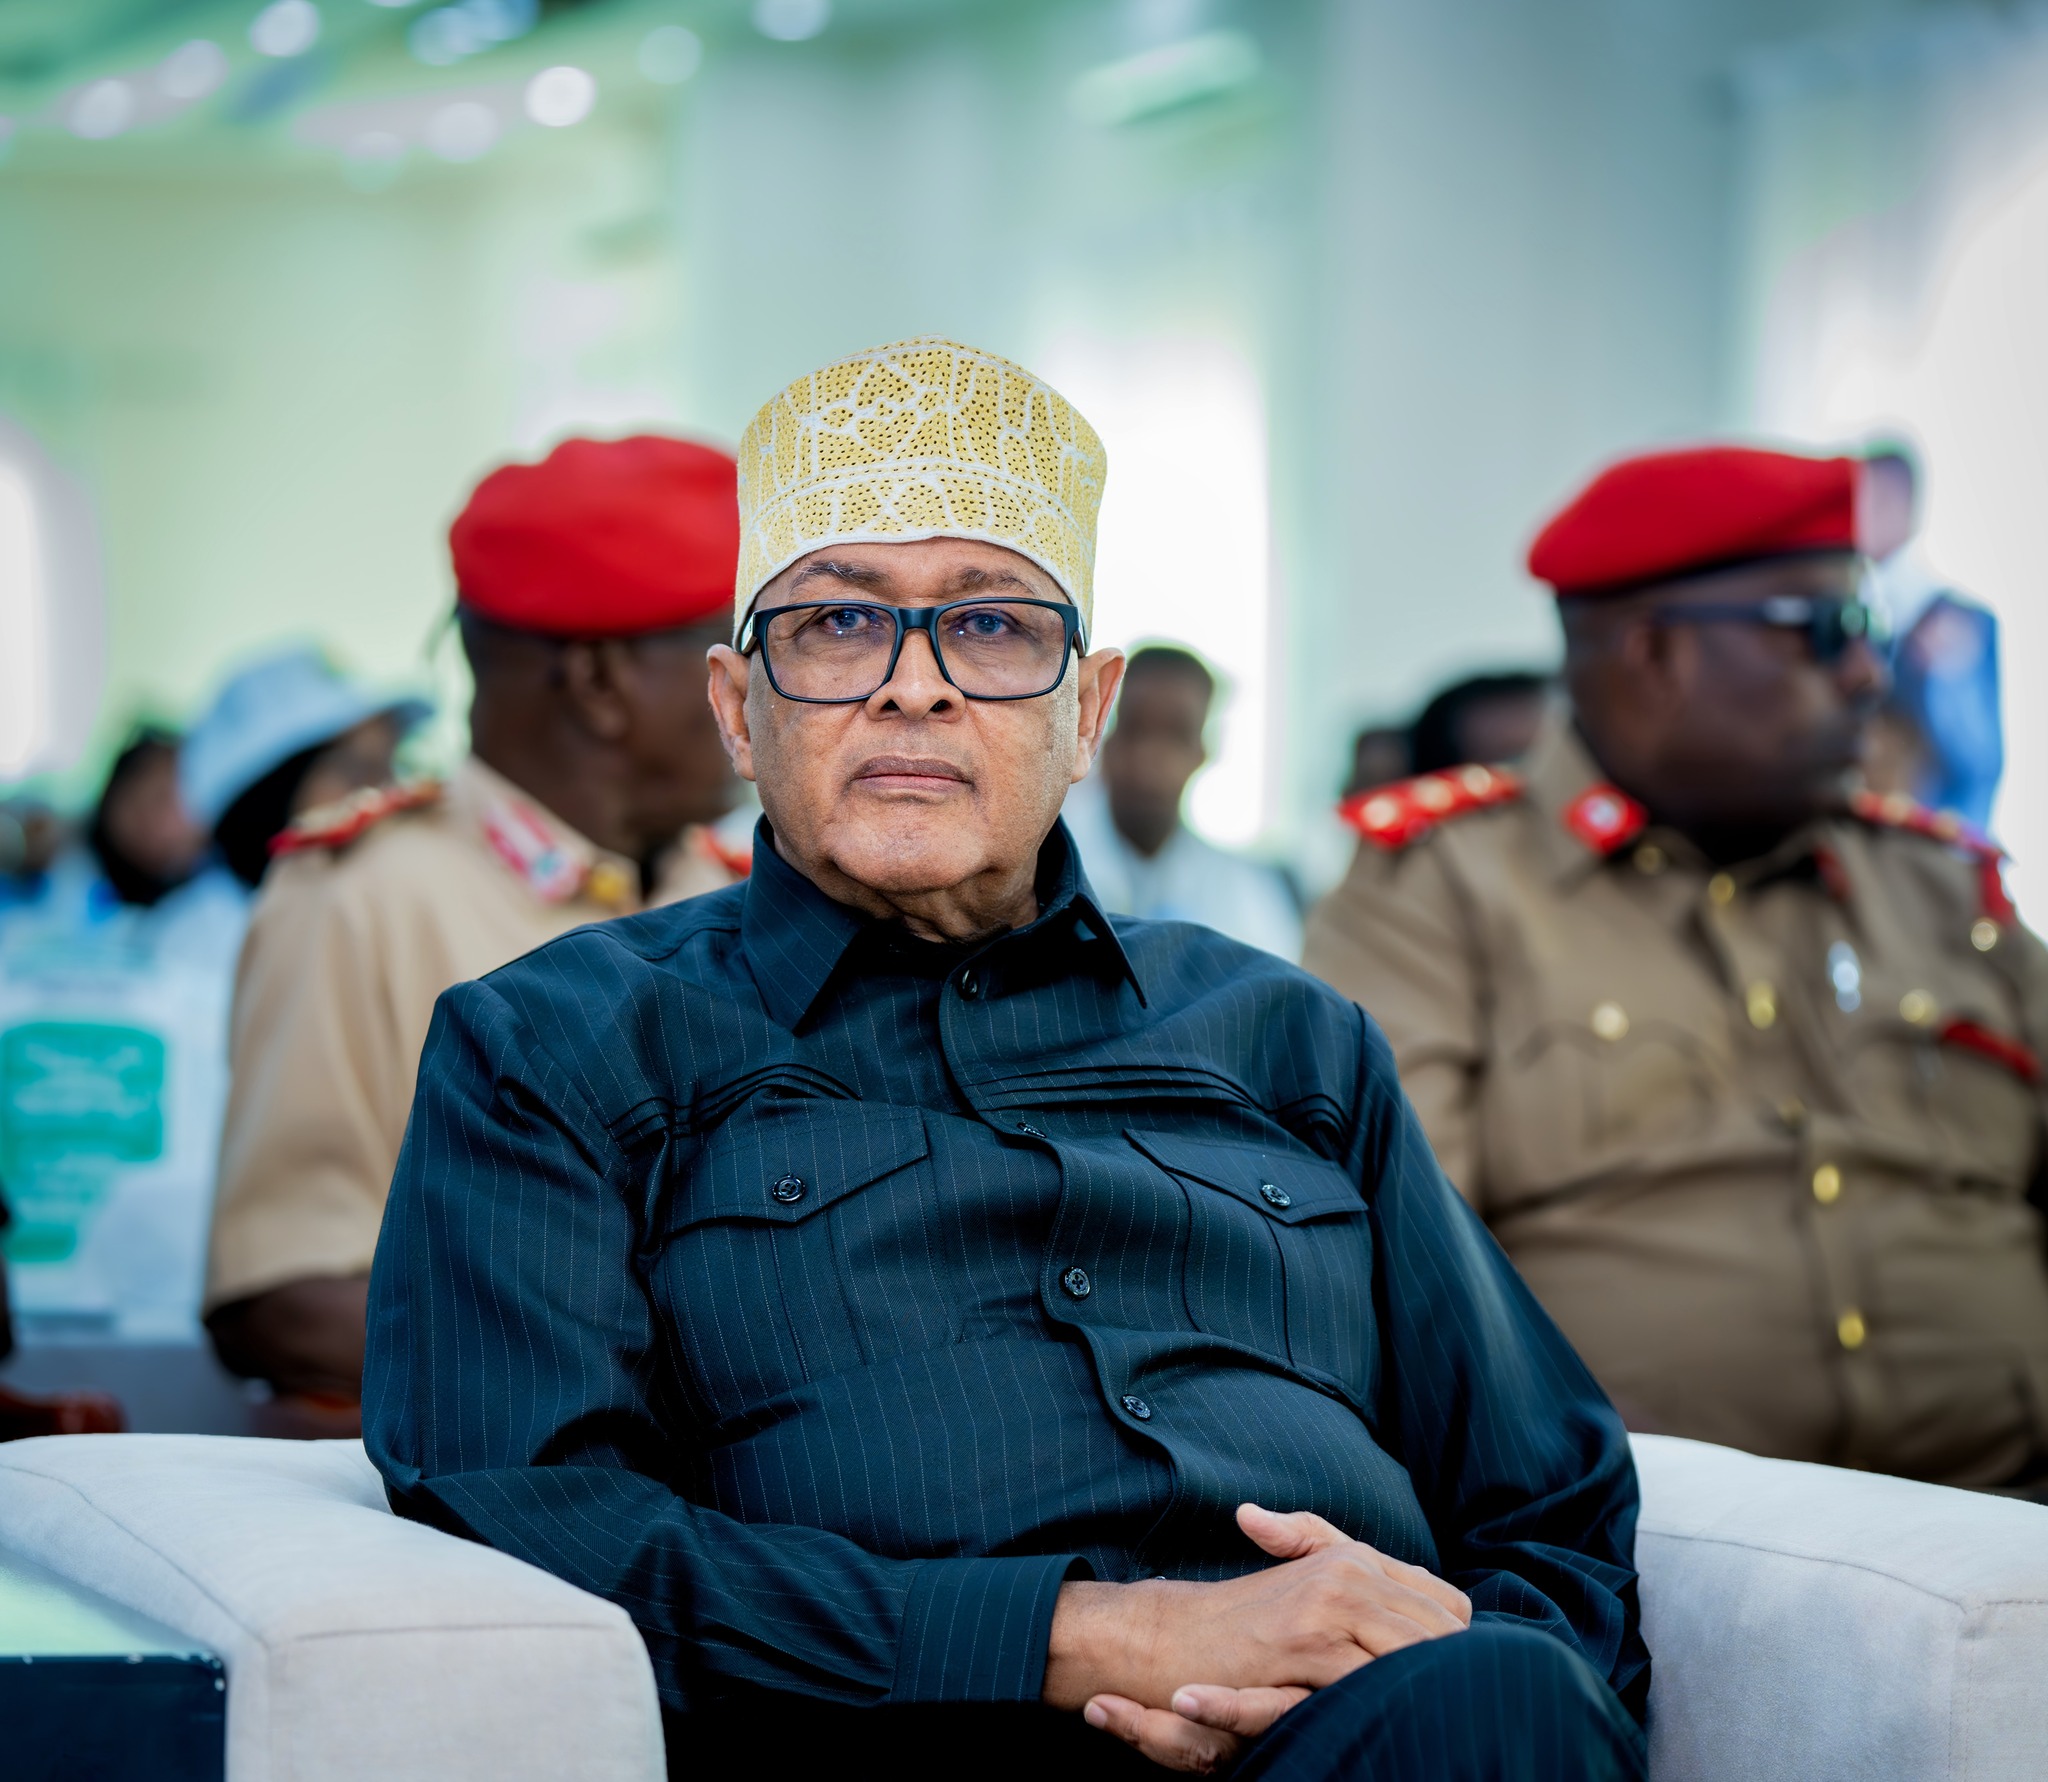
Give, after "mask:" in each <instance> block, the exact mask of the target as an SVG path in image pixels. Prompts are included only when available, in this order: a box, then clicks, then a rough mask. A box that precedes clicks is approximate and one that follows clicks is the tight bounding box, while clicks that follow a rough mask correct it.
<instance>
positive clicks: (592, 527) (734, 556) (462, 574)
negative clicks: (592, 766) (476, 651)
mask: <svg viewBox="0 0 2048 1782" xmlns="http://www.w3.org/2000/svg"><path fill="white" fill-rule="evenodd" d="M738 478H739V471H738V467H737V466H736V465H735V464H734V462H733V460H732V459H731V458H730V457H729V456H727V455H726V454H725V453H724V452H721V451H716V450H714V449H713V448H712V447H710V446H701V445H692V444H690V443H689V442H688V441H686V440H681V439H663V438H660V437H659V436H657V435H654V434H642V435H641V436H639V437H638V438H635V439H612V440H599V439H565V440H564V441H563V442H562V443H561V444H560V445H558V446H556V447H555V449H554V450H553V451H552V452H550V453H549V454H548V455H547V456H546V457H545V458H543V459H542V460H541V461H540V462H539V463H538V464H507V465H505V466H504V467H503V468H502V469H499V470H494V471H492V472H491V474H490V475H489V476H487V477H485V478H484V480H483V481H482V482H481V483H479V484H478V485H477V488H476V493H475V494H474V495H472V496H471V497H470V498H469V505H468V506H467V507H465V508H464V509H463V510H462V512H461V513H460V514H459V515H458V516H457V518H456V521H455V524H454V525H453V526H451V527H450V528H449V530H448V547H449V551H450V553H451V554H452V555H453V557H454V559H455V590H456V598H457V599H458V600H459V601H460V602H461V603H462V605H463V606H464V607H466V608H467V609H468V610H469V611H471V612H473V613H478V614H480V615H482V616H483V617H484V618H486V619H495V620H496V621H497V622H498V623H499V624H501V625H509V626H512V627H514V628H515V629H517V630H520V631H541V632H547V633H550V634H552V635H554V636H558V637H622V636H630V635H632V634H633V633H636V632H642V631H663V630H667V629H670V628H672V627H675V626H679V625H691V624H695V623H696V622H697V621H698V620H700V619H705V618H708V617H710V616H711V615H712V614H714V613H718V612H722V611H724V610H725V608H727V607H728V606H730V605H731V604H732V585H733V578H734V576H735V575H736V574H737V572H738V568H739V555H740V510H739V485H738Z"/></svg>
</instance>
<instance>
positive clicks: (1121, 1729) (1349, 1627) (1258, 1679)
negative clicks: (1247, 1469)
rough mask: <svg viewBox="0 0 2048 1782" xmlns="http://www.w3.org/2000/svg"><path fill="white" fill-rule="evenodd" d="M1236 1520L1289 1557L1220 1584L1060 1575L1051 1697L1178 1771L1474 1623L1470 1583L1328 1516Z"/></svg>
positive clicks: (1246, 1509) (1245, 1515)
mask: <svg viewBox="0 0 2048 1782" xmlns="http://www.w3.org/2000/svg"><path fill="white" fill-rule="evenodd" d="M1237 1525H1238V1527H1240V1528H1241V1529H1243V1530H1244V1532H1245V1534H1246V1535H1247V1536H1249V1537H1250V1538H1251V1540H1253V1541H1254V1542H1256V1543H1257V1545H1258V1546H1259V1547H1261V1548H1262V1549H1264V1551H1266V1552H1268V1553H1270V1554H1272V1555H1273V1557H1274V1558H1276V1559H1279V1560H1282V1561H1284V1562H1285V1563H1284V1564H1281V1565H1276V1566H1269V1567H1267V1568H1266V1569H1265V1570H1264V1571H1259V1572H1252V1573H1250V1574H1248V1575H1247V1576H1245V1577H1242V1578H1232V1579H1230V1580H1228V1581H1227V1582H1225V1583H1221V1584H1178V1583H1173V1582H1170V1581H1168V1580H1166V1579H1154V1580H1152V1581H1150V1582H1148V1583H1139V1584H1067V1585H1063V1586H1062V1587H1061V1590H1060V1595H1059V1603H1058V1606H1057V1607H1056V1608H1055V1609H1054V1611H1053V1622H1052V1638H1051V1641H1050V1643H1049V1647H1048V1652H1047V1658H1046V1667H1045V1688H1044V1692H1043V1694H1044V1699H1045V1701H1046V1702H1047V1703H1048V1704H1049V1705H1051V1706H1053V1707H1056V1708H1065V1709H1069V1710H1072V1709H1075V1708H1079V1709H1081V1710H1082V1711H1083V1713H1084V1714H1085V1715H1086V1717H1087V1720H1088V1724H1089V1725H1090V1726H1095V1727H1101V1728H1103V1729H1104V1730H1105V1731H1108V1732H1112V1733H1114V1734H1116V1736H1117V1737H1118V1738H1120V1739H1122V1740H1124V1741H1125V1742H1126V1743H1127V1744H1130V1745H1134V1746H1136V1747H1137V1748H1138V1750H1140V1751H1142V1752H1143V1753H1144V1754H1145V1755H1146V1756H1147V1757H1149V1758H1151V1759H1152V1761H1153V1762H1154V1763H1157V1764H1162V1765H1164V1766H1165V1767H1166V1768H1168V1769H1176V1770H1196V1771H1209V1770H1214V1769H1219V1768H1221V1767H1222V1766H1223V1765H1225V1764H1227V1763H1229V1762H1230V1761H1231V1759H1232V1758H1234V1757H1235V1756H1236V1755H1237V1754H1238V1752H1239V1751H1241V1750H1242V1749H1243V1748H1244V1746H1245V1744H1246V1743H1247V1742H1248V1741H1249V1740H1251V1739H1254V1738H1256V1737H1258V1735H1259V1734H1260V1733H1262V1732H1264V1731H1265V1730H1266V1729H1267V1728H1268V1727H1270V1726H1271V1725H1272V1724H1273V1723H1274V1722H1275V1721H1276V1720H1278V1719H1279V1718H1280V1716H1281V1715H1282V1714H1284V1713H1286V1712H1287V1710H1288V1709H1289V1708H1291V1707H1293V1706H1294V1705H1295V1703H1297V1702H1299V1701H1301V1700H1302V1699H1303V1698H1304V1697H1305V1696H1307V1695H1308V1694H1309V1692H1310V1691H1311V1690H1316V1689H1320V1688H1322V1687H1323V1686H1324V1685H1325V1684H1327V1683H1334V1682H1336V1681H1337V1679H1338V1678H1339V1677H1343V1676H1347V1675H1348V1674H1349V1673H1350V1672H1352V1671H1355V1670H1356V1669H1357V1668H1358V1667H1359V1666H1360V1665H1362V1664H1369V1663H1371V1662H1372V1660H1373V1659H1375V1658H1383V1657H1385V1656H1386V1655H1387V1654H1388V1653H1390V1652H1398V1651H1399V1650H1400V1649H1401V1648H1402V1647H1403V1646H1413V1645H1415V1644H1416V1643H1417V1642H1419V1641H1422V1640H1434V1639H1438V1638H1441V1637H1442V1636H1443V1635H1444V1634H1450V1633H1458V1632H1460V1631H1462V1630H1463V1629H1464V1628H1466V1627H1468V1626H1470V1625H1471V1621H1472V1603H1471V1600H1470V1599H1469V1598H1468V1597H1467V1596H1466V1595H1465V1593H1464V1592H1463V1591H1462V1590H1459V1589H1457V1588H1456V1587H1455V1586H1454V1585H1450V1584H1446V1583H1445V1582H1444V1581H1443V1579H1441V1578H1439V1577H1436V1576H1434V1575H1433V1574H1431V1573H1429V1572H1426V1571H1424V1570H1423V1569H1422V1568H1421V1567H1420V1566H1415V1565H1406V1564H1403V1563H1402V1562H1401V1561H1400V1560H1398V1559H1389V1558H1388V1557H1387V1556H1386V1555H1385V1554H1384V1553H1381V1552H1378V1551H1377V1550H1375V1549H1374V1548H1372V1547H1368V1546H1367V1545H1366V1544H1365V1543H1364V1542H1363V1541H1354V1540H1352V1539H1351V1537H1350V1536H1349V1535H1346V1534H1344V1533H1343V1532H1342V1531H1341V1530H1339V1529H1337V1528H1334V1527H1332V1526H1331V1525H1330V1524H1329V1523H1327V1522H1325V1521H1324V1520H1323V1519H1322V1517H1320V1516H1315V1515H1311V1514H1309V1513H1308V1512H1307V1511H1305V1510H1301V1511H1295V1512H1293V1513H1291V1514H1286V1515H1282V1514H1279V1513H1277V1512H1275V1511H1272V1510H1265V1509H1261V1508H1260V1507H1259V1506H1258V1505H1257V1504H1240V1505H1239V1506H1238V1511H1237ZM1196 1679H1203V1680H1202V1681H1196Z"/></svg>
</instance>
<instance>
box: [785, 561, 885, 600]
mask: <svg viewBox="0 0 2048 1782" xmlns="http://www.w3.org/2000/svg"><path fill="white" fill-rule="evenodd" d="M814 576H829V577H830V578H831V579H832V580H833V581H835V582H848V583H851V584H852V585H853V586H854V587H856V588H868V589H877V588H886V587H887V586H888V585H889V575H888V572H887V571H886V570H881V569H873V568H870V567H869V566H868V565H867V564H865V563H840V562H836V561H834V560H833V559H832V558H830V557H825V558H821V559H819V561H817V562H816V563H806V564H805V565H804V566H803V568H801V569H799V570H798V571H797V572H796V578H795V580H793V581H792V582H791V583H790V584H789V591H790V592H791V593H792V594H794V593H795V592H796V591H797V589H799V588H801V587H802V586H803V585H804V583H806V582H807V581H809V580H811V578H812V577H814Z"/></svg>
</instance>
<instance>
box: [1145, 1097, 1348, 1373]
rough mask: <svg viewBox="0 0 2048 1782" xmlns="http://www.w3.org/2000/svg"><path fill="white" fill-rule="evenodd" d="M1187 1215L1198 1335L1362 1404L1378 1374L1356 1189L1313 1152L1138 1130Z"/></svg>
mask: <svg viewBox="0 0 2048 1782" xmlns="http://www.w3.org/2000/svg"><path fill="white" fill-rule="evenodd" d="M1126 1136H1127V1137H1128V1138H1129V1139H1130V1141H1131V1143H1132V1144H1134V1145H1136V1146H1137V1147H1138V1149H1139V1150H1140V1151H1142V1152H1144V1153H1145V1155H1146V1156H1147V1157H1149V1158H1151V1159H1152V1161H1153V1162H1154V1163H1156V1164H1158V1165H1159V1167H1160V1168H1162V1169H1164V1170H1166V1171H1167V1172H1168V1173H1169V1174H1171V1175H1172V1176H1174V1177H1175V1178H1176V1179H1177V1180H1178V1181H1179V1182H1180V1184H1181V1188H1182V1191H1183V1192H1184V1193H1185V1194H1186V1196H1187V1200H1188V1208H1189V1213H1190V1215H1191V1217H1190V1229H1189V1238H1188V1256H1187V1272H1186V1288H1185V1292H1186V1299H1187V1312H1188V1317H1189V1319H1190V1321H1191V1322H1192V1323H1193V1324H1194V1326H1195V1328H1196V1329H1197V1330H1200V1331H1205V1332H1207V1333H1208V1334H1209V1335H1211V1336H1217V1337H1224V1338H1227V1339H1228V1340H1230V1341H1232V1342H1239V1343H1243V1344H1245V1345H1246V1346H1247V1347H1248V1348H1253V1349H1258V1350H1261V1351H1263V1352H1265V1353H1267V1354H1270V1355H1274V1356H1280V1357H1285V1358H1286V1359H1287V1360H1288V1361H1290V1362H1292V1363H1293V1364H1294V1366H1296V1367H1297V1368H1299V1369H1301V1370H1302V1371H1303V1372H1304V1373H1310V1374H1314V1375H1317V1376H1319V1377H1320V1378H1323V1379H1326V1380H1329V1381H1332V1382H1335V1383H1336V1384H1338V1385H1340V1386H1342V1387H1343V1388H1344V1389H1345V1390H1346V1391H1347V1392H1349V1393H1351V1394H1352V1395H1353V1396H1354V1397H1355V1398H1357V1399H1359V1400H1360V1401H1361V1402H1363V1400H1364V1399H1365V1397H1366V1395H1367V1394H1368V1393H1369V1392H1370V1390H1371V1378H1372V1369H1373V1356H1374V1344H1373V1333H1374V1324H1373V1312H1372V1261H1373V1253H1372V1229H1371V1223H1370V1221H1369V1220H1368V1219H1367V1217H1366V1210H1365V1197H1364V1196H1363V1194H1362V1193H1361V1192H1360V1191H1359V1187H1358V1184H1357V1183H1356V1182H1354V1181H1353V1180H1352V1179H1351V1178H1350V1177H1349V1176H1348V1175H1346V1174H1345V1172H1344V1171H1343V1170H1342V1169H1340V1168H1338V1166H1337V1165H1336V1164H1334V1163H1328V1162H1325V1161H1324V1160H1323V1159H1322V1158H1320V1157H1315V1156H1311V1155H1310V1154H1308V1153H1307V1152H1302V1151H1294V1150H1289V1149H1285V1148H1283V1147H1259V1146H1252V1145H1246V1144H1241V1143H1236V1142H1230V1141H1221V1140H1214V1139H1198V1138H1189V1137H1186V1136H1185V1135H1178V1134H1173V1133H1162V1132H1138V1131H1132V1132H1129V1133H1127V1134H1126Z"/></svg>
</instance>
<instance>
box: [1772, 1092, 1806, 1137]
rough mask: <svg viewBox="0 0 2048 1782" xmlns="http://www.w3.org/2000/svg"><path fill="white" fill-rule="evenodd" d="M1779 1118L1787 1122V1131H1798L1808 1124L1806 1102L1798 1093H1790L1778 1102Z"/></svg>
mask: <svg viewBox="0 0 2048 1782" xmlns="http://www.w3.org/2000/svg"><path fill="white" fill-rule="evenodd" d="M1778 1118H1779V1119H1780V1120H1782V1121H1784V1122H1785V1130H1786V1131H1787V1132H1797V1131H1798V1130H1799V1129H1800V1128H1801V1127H1802V1126H1804V1125H1805V1124H1806V1103H1805V1102H1803V1101H1801V1100H1800V1099H1799V1097H1798V1096H1796V1095H1788V1096H1786V1097H1785V1099H1784V1100H1783V1101H1781V1102H1779V1103H1778Z"/></svg>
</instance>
